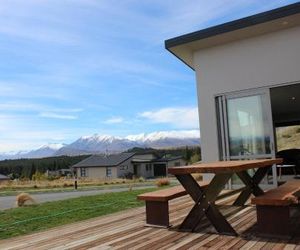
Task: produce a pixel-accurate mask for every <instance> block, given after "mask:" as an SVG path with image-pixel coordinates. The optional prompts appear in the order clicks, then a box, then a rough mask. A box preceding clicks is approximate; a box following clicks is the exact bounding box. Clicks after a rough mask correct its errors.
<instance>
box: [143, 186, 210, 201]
mask: <svg viewBox="0 0 300 250" xmlns="http://www.w3.org/2000/svg"><path fill="white" fill-rule="evenodd" d="M198 184H199V186H201V187H207V186H208V184H209V182H208V181H201V182H198ZM186 194H187V192H186V190H185V189H184V187H183V186H181V185H180V186H175V187H171V188H166V189H162V190H157V191H153V192H148V193H144V194H140V195H138V196H137V199H138V200H146V201H169V200H172V199H175V198H178V197H181V196H184V195H186Z"/></svg>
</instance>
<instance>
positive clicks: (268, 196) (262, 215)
mask: <svg viewBox="0 0 300 250" xmlns="http://www.w3.org/2000/svg"><path fill="white" fill-rule="evenodd" d="M299 198H300V180H289V181H287V182H286V183H284V184H283V185H281V186H279V187H277V188H274V189H271V190H269V191H266V192H265V193H264V194H262V195H260V196H258V197H255V198H252V199H251V203H252V204H254V205H256V210H257V225H258V232H259V233H261V234H266V235H278V236H288V235H291V233H292V230H293V227H292V226H291V223H290V208H291V207H292V206H294V205H299Z"/></svg>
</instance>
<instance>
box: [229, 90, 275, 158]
mask: <svg viewBox="0 0 300 250" xmlns="http://www.w3.org/2000/svg"><path fill="white" fill-rule="evenodd" d="M262 97H263V96H262V95H255V96H247V97H241V98H232V99H228V100H227V115H228V130H229V131H228V132H229V133H228V134H229V152H230V156H238V157H239V158H247V157H249V155H266V154H270V153H271V147H270V143H271V141H270V135H271V133H272V132H271V131H270V127H269V126H266V125H265V124H266V122H267V117H266V114H265V113H264V111H263V101H262ZM242 156H245V157H242Z"/></svg>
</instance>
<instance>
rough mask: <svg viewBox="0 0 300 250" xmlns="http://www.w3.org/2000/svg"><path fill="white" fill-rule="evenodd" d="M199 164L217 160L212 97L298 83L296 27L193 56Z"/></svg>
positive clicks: (299, 41) (299, 50)
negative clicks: (199, 149)
mask: <svg viewBox="0 0 300 250" xmlns="http://www.w3.org/2000/svg"><path fill="white" fill-rule="evenodd" d="M194 65H195V70H196V77H197V92H198V104H199V113H200V114H199V119H200V124H201V128H200V129H201V147H202V159H203V161H215V160H218V158H219V153H218V138H217V125H216V113H215V99H214V96H215V95H217V94H221V93H224V92H231V91H238V90H245V89H252V88H258V87H266V86H272V85H276V84H281V83H289V82H294V81H299V80H300V68H299V65H300V27H294V28H291V29H287V30H282V31H278V32H274V33H269V34H266V35H262V36H258V37H253V38H249V39H245V40H239V41H236V42H234V43H229V44H225V45H222V46H217V47H212V48H208V49H204V50H199V51H197V52H195V54H194Z"/></svg>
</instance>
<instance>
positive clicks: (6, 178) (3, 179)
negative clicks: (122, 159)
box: [0, 174, 10, 183]
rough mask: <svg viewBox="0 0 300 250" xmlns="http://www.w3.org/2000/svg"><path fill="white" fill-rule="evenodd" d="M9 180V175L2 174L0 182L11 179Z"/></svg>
mask: <svg viewBox="0 0 300 250" xmlns="http://www.w3.org/2000/svg"><path fill="white" fill-rule="evenodd" d="M9 180H10V178H9V177H7V176H5V175H3V174H0V183H1V182H4V181H9Z"/></svg>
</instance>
